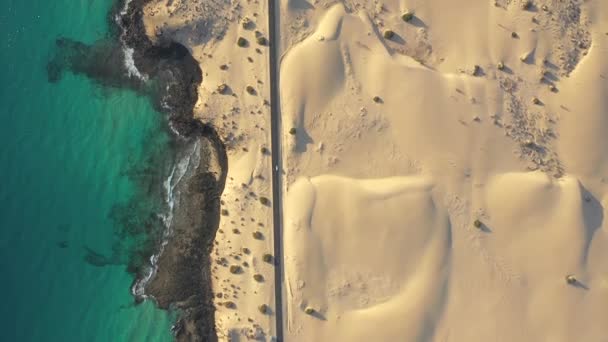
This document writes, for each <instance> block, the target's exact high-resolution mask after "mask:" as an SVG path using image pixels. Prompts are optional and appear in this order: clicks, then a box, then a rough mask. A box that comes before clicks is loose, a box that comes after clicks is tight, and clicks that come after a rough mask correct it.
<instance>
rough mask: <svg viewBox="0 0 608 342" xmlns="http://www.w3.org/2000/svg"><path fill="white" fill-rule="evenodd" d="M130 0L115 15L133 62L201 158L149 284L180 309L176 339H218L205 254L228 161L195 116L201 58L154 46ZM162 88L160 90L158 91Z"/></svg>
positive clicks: (167, 44) (176, 47)
mask: <svg viewBox="0 0 608 342" xmlns="http://www.w3.org/2000/svg"><path fill="white" fill-rule="evenodd" d="M147 1H148V0H133V1H131V2H130V3H129V6H128V8H127V10H126V13H125V14H123V15H122V16H121V17H120V25H121V26H122V28H123V29H124V33H123V35H122V39H123V41H124V43H125V44H127V45H128V46H129V47H130V48H133V49H134V53H133V59H134V62H135V66H136V67H137V69H139V70H140V71H141V72H142V73H144V74H146V75H153V78H154V79H156V80H158V87H159V89H160V91H159V93H158V94H156V96H155V97H156V98H157V99H158V100H159V101H161V103H158V104H157V105H160V106H161V107H162V109H163V110H164V111H165V112H167V109H168V112H167V114H168V115H169V125H170V126H171V128H172V130H173V131H174V132H175V133H176V134H177V137H176V139H177V140H179V144H180V145H181V146H182V147H181V148H180V149H179V150H181V151H184V150H185V149H186V148H188V147H190V146H193V147H194V148H198V149H199V150H198V151H195V153H198V154H199V155H200V158H198V163H197V165H194V168H193V169H192V170H191V172H189V173H186V174H185V175H184V177H183V178H182V180H181V181H180V182H179V183H178V184H177V185H176V188H177V189H176V190H177V191H176V193H177V194H178V195H177V196H176V198H175V207H174V209H173V210H174V212H173V221H172V227H171V229H172V234H171V236H170V237H169V239H168V241H167V245H166V246H165V248H164V250H163V252H162V254H161V255H160V256H159V258H158V261H157V265H156V266H157V272H156V274H155V276H154V277H153V278H152V279H151V281H150V283H149V284H148V285H147V287H146V294H147V295H150V296H152V297H154V298H155V300H156V302H157V303H158V306H159V307H161V308H163V309H179V310H180V312H181V315H180V318H179V319H178V321H177V322H176V324H175V325H174V327H173V332H174V334H175V336H176V339H177V340H178V341H210V342H211V341H216V340H217V334H216V332H215V307H214V305H213V293H212V288H211V265H210V260H209V255H210V253H211V248H212V246H213V241H214V239H215V234H216V231H217V228H218V225H219V217H220V196H221V194H222V191H223V189H224V184H225V181H226V174H227V170H228V165H227V163H228V161H227V156H226V151H225V148H224V144H223V142H222V141H221V139H220V137H219V135H218V134H217V132H216V131H215V129H213V127H211V126H209V125H204V124H203V123H201V122H200V121H199V120H196V119H194V118H193V108H194V105H195V103H196V101H197V99H198V94H197V89H198V86H199V85H200V83H201V82H202V72H201V69H200V67H199V63H198V62H197V61H196V60H195V59H194V58H193V57H192V56H191V55H190V52H189V51H188V49H186V48H185V47H184V46H183V45H181V44H179V43H176V42H172V41H162V40H161V41H159V42H157V43H156V44H153V43H152V42H151V41H150V40H149V39H148V37H147V35H146V33H145V29H144V26H143V6H144V5H145V4H146V2H147ZM163 90H164V91H163Z"/></svg>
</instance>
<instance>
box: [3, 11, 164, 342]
mask: <svg viewBox="0 0 608 342" xmlns="http://www.w3.org/2000/svg"><path fill="white" fill-rule="evenodd" d="M0 3H2V9H3V11H0V35H1V40H0V42H1V44H2V47H1V48H0V67H1V68H2V69H3V70H2V72H1V73H0V77H1V78H2V83H1V85H0V103H1V104H2V107H1V108H0V119H1V124H0V177H1V179H2V180H3V184H2V185H1V186H0V272H1V274H2V281H1V282H0V290H1V294H2V295H3V296H4V300H3V303H2V305H1V306H0V322H1V323H0V327H1V328H0V340H2V341H167V340H171V335H170V331H169V328H170V326H171V322H172V317H171V316H170V315H169V314H167V313H166V312H164V311H161V310H158V309H156V308H155V307H154V305H153V303H151V302H146V303H144V304H142V305H138V306H135V305H134V300H133V297H132V296H131V294H130V285H131V282H132V280H133V277H132V275H131V274H129V273H127V271H126V266H125V265H126V263H127V262H128V261H129V260H128V258H129V257H130V256H131V255H130V254H129V253H128V252H129V251H128V250H126V249H124V245H131V244H132V241H128V238H129V237H128V236H126V235H121V234H118V232H119V231H120V229H119V228H120V227H119V226H117V224H121V223H124V220H125V219H127V218H130V219H132V220H133V221H134V222H135V223H134V224H135V225H137V224H138V223H140V222H145V220H146V219H145V218H139V217H138V215H152V210H153V209H155V208H156V207H155V203H156V202H157V200H158V199H155V198H154V197H155V196H158V194H161V193H162V191H161V190H162V189H160V188H162V182H160V183H159V182H157V180H156V178H158V175H159V174H156V170H155V168H156V167H157V166H158V167H159V168H161V169H162V167H163V164H162V159H163V158H162V157H161V158H154V159H153V161H152V164H150V155H153V156H162V155H163V154H164V153H167V151H168V137H167V135H166V133H165V132H164V130H163V123H162V119H161V118H162V116H161V115H160V114H159V113H156V112H155V111H154V109H153V108H152V106H151V105H150V103H149V101H148V99H146V98H144V97H140V96H138V95H137V94H135V93H133V92H131V91H126V90H118V89H107V88H102V87H100V86H99V85H97V84H95V83H94V82H92V81H90V80H88V79H86V78H84V77H82V76H74V75H71V74H66V75H64V77H63V78H62V79H61V80H60V81H59V82H57V83H49V82H48V80H47V73H46V69H45V68H46V64H47V62H48V60H49V58H50V57H51V56H52V54H53V49H54V48H55V39H56V38H58V37H59V36H65V37H69V38H73V39H77V40H80V41H83V42H87V43H92V42H94V41H95V40H97V39H100V38H103V37H105V36H106V35H107V31H108V25H107V19H106V18H107V14H108V11H109V9H110V6H111V5H112V1H111V0H80V1H74V0H53V1H33V2H30V1H22V0H0ZM159 160H160V162H159ZM154 163H159V165H156V164H154ZM150 170H151V171H150ZM147 172H151V173H152V175H149V174H147ZM146 196H149V197H150V198H147V197H146ZM134 204H138V205H137V206H135V208H136V209H135V210H132V211H130V208H133V207H134ZM125 208H127V209H125ZM117 212H118V213H122V214H120V215H116V213H117ZM117 217H118V220H117ZM121 242H122V243H121ZM117 246H119V247H120V248H118V249H117ZM88 250H91V251H94V252H95V253H99V254H100V255H102V256H103V262H96V261H99V260H97V259H95V258H91V254H90V253H89V254H87V251H88ZM87 255H88V256H89V257H88V258H87ZM95 264H97V266H96V265H95ZM102 264H103V266H102Z"/></svg>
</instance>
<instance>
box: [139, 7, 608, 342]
mask: <svg viewBox="0 0 608 342" xmlns="http://www.w3.org/2000/svg"><path fill="white" fill-rule="evenodd" d="M273 6H274V7H272V6H271V7H270V8H274V9H275V13H269V4H268V3H267V2H266V1H261V2H260V1H257V0H255V1H241V0H235V1H231V2H230V3H229V4H228V3H221V2H217V1H211V2H208V1H202V0H173V1H166V0H162V1H161V0H154V1H150V2H149V3H148V4H147V5H146V7H145V9H144V23H145V27H146V33H147V34H148V36H149V37H150V39H151V40H152V41H155V40H156V41H162V40H171V41H177V42H179V43H181V44H183V45H184V46H186V47H187V48H188V50H189V51H190V52H191V54H192V56H193V57H194V58H195V59H196V60H197V61H198V62H199V63H200V67H201V70H202V73H203V75H202V77H203V80H202V83H201V85H200V87H199V89H198V102H197V104H196V106H195V109H194V112H195V116H196V117H197V118H198V119H200V120H201V121H202V122H204V123H209V124H211V125H213V126H214V127H215V128H216V130H217V132H218V134H219V135H220V137H221V139H222V141H223V142H224V144H225V147H226V153H227V156H228V173H227V177H226V184H225V188H224V191H223V194H222V197H221V218H220V223H219V229H218V233H217V236H216V239H215V241H214V248H213V251H212V254H211V258H212V269H211V271H212V281H213V284H212V287H213V292H214V295H215V297H216V298H215V308H216V313H215V317H216V330H217V334H218V338H219V340H220V341H243V340H267V341H272V340H277V339H281V340H284V341H349V342H350V341H604V340H605V339H606V336H608V328H607V327H606V325H605V322H606V321H607V320H608V228H607V224H605V223H604V222H603V220H604V212H605V208H606V205H608V192H607V190H608V187H607V181H608V180H607V178H606V177H607V176H606V175H608V150H607V148H606V147H605V146H604V145H605V143H604V142H603V140H604V139H605V138H604V137H605V136H606V134H607V133H608V100H606V96H605V94H606V91H607V89H608V63H606V62H605V60H606V58H605V56H606V54H607V52H608V3H605V2H604V1H600V0H588V1H582V0H560V1H557V0H535V1H516V0H495V1H494V0H492V1H489V0H487V1H486V0H463V1H449V0H426V1H423V0H419V1H415V0H409V1H395V0H387V1H382V2H380V1H348V2H346V1H338V2H336V1H319V0H315V1H312V2H308V1H306V0H285V1H279V2H276V3H274V5H273ZM269 15H272V16H273V17H269ZM269 19H272V20H274V23H275V24H276V31H274V32H272V34H271V32H269V22H270V21H269ZM270 54H275V55H274V57H275V58H274V59H275V60H276V61H277V63H276V65H275V64H271V63H270V61H271V58H270V57H271V55H270ZM602 60H604V62H602ZM271 70H274V71H275V72H276V74H277V75H276V76H277V77H276V79H275V77H271V75H273V74H272V73H271ZM273 85H276V86H277V90H278V91H271V89H272V86H273ZM275 92H276V93H278V94H275V95H273V93H275ZM273 120H274V121H273ZM272 122H274V123H275V126H276V127H274V128H273V125H272V124H271V123H272ZM277 127H278V129H276V128H277ZM273 134H274V137H275V139H274V140H276V141H275V142H274V143H273V139H272V136H273ZM277 137H278V139H276V138H277ZM273 160H274V161H275V162H274V163H273ZM275 164H276V165H275ZM275 166H276V168H275ZM273 183H274V184H275V189H274V190H275V191H273ZM277 184H278V188H277V186H276V185H277ZM276 217H280V219H279V220H276V219H273V218H276ZM277 233H279V234H277ZM275 250H276V251H280V252H281V253H275ZM275 254H276V255H275ZM275 271H277V273H278V275H279V276H280V278H276V274H275ZM275 284H278V285H280V286H279V287H280V288H278V287H277V286H276V285H275ZM277 296H278V297H279V302H282V305H281V307H277V305H276V302H277V298H278V297H277ZM277 313H280V314H279V315H277ZM277 327H278V328H277ZM277 335H281V336H277Z"/></svg>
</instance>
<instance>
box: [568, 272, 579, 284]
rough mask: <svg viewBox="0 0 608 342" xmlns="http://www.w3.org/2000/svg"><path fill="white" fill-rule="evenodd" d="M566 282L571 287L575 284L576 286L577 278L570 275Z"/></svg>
mask: <svg viewBox="0 0 608 342" xmlns="http://www.w3.org/2000/svg"><path fill="white" fill-rule="evenodd" d="M566 282H567V283H568V284H570V285H573V284H576V282H577V280H576V277H575V276H573V275H572V274H568V275H567V276H566Z"/></svg>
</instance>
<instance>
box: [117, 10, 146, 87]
mask: <svg viewBox="0 0 608 342" xmlns="http://www.w3.org/2000/svg"><path fill="white" fill-rule="evenodd" d="M131 1H132V0H126V1H125V5H124V7H123V8H122V10H121V11H120V12H119V14H118V15H116V18H115V20H116V23H117V24H118V26H120V28H121V29H122V34H121V35H120V42H121V43H122V47H123V48H122V51H123V53H124V55H125V59H124V66H125V68H126V69H127V76H129V77H137V78H138V79H140V80H142V81H143V82H146V81H147V80H148V75H146V74H143V73H141V72H140V71H139V69H137V66H136V65H135V59H133V53H134V52H135V50H134V49H133V48H131V47H129V46H128V45H127V43H126V42H125V40H124V39H123V37H124V35H125V28H124V27H123V26H122V22H121V20H120V18H121V17H123V16H125V15H127V12H128V11H129V4H130V3H131Z"/></svg>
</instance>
